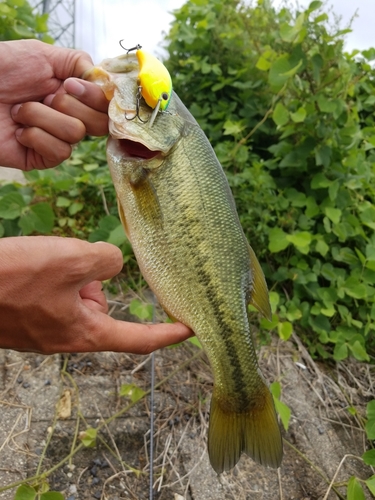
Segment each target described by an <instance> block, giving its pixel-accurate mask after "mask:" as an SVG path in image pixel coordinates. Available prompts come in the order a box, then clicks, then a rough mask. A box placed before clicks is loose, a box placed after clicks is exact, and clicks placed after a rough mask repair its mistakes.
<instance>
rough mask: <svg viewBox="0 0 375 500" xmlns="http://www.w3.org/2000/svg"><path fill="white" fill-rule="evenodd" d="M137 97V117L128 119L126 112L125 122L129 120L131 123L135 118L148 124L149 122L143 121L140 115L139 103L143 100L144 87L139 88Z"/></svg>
mask: <svg viewBox="0 0 375 500" xmlns="http://www.w3.org/2000/svg"><path fill="white" fill-rule="evenodd" d="M135 97H136V105H135V115H134V116H133V117H132V118H128V117H127V116H126V112H125V120H128V121H129V122H131V121H132V120H134V118H138V120H140V121H141V122H142V123H147V122H148V121H149V120H142V118H141V117H140V115H139V107H140V106H139V103H140V101H141V98H142V87H141V86H139V87H138V92H137V95H136V96H135Z"/></svg>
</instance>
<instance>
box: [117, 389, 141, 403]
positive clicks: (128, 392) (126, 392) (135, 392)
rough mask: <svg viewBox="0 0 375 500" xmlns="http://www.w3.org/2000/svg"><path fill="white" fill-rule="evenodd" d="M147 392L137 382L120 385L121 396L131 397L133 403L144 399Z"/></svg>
mask: <svg viewBox="0 0 375 500" xmlns="http://www.w3.org/2000/svg"><path fill="white" fill-rule="evenodd" d="M145 394H146V392H145V391H144V390H143V389H141V388H140V387H138V386H136V385H135V384H123V385H122V386H121V387H120V396H126V397H129V398H130V399H131V401H132V403H136V402H137V401H139V400H140V399H142V398H143V396H144V395H145Z"/></svg>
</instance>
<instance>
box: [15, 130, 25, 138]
mask: <svg viewBox="0 0 375 500" xmlns="http://www.w3.org/2000/svg"><path fill="white" fill-rule="evenodd" d="M23 130H24V129H23V128H18V129H17V130H16V131H15V132H14V135H15V136H16V137H17V139H19V138H20V137H21V135H22V133H23Z"/></svg>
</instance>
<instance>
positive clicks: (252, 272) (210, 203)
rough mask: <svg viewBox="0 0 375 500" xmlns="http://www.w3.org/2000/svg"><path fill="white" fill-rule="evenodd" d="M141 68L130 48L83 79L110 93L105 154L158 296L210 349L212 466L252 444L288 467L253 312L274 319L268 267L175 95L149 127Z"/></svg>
mask: <svg viewBox="0 0 375 500" xmlns="http://www.w3.org/2000/svg"><path fill="white" fill-rule="evenodd" d="M138 73H139V66H138V62H137V59H136V57H135V55H134V54H124V55H122V56H119V57H117V58H114V59H107V60H105V61H103V63H102V64H101V66H98V67H95V68H94V69H92V70H91V71H90V72H89V74H88V75H86V76H85V77H86V78H87V79H89V80H91V81H95V82H96V83H98V84H99V85H101V87H102V89H103V91H104V92H105V93H106V96H107V98H108V99H110V104H109V112H108V113H109V118H110V137H109V139H108V145H107V158H108V165H109V168H110V171H111V175H112V178H113V182H114V185H115V188H116V193H117V198H118V208H119V214H120V217H121V221H122V223H123V225H124V228H125V231H126V233H127V235H128V237H129V240H130V242H131V244H132V246H133V250H134V254H135V256H136V258H137V261H138V264H139V267H140V269H141V272H142V274H143V276H144V277H145V279H146V281H147V283H148V284H149V286H150V288H151V289H152V290H153V291H154V293H155V295H156V296H157V298H158V300H159V302H160V304H161V305H162V307H163V308H164V309H165V311H166V312H167V314H168V315H169V316H170V317H171V318H173V319H176V320H178V321H181V322H182V323H184V324H185V325H187V326H189V327H190V328H191V329H192V330H193V331H194V332H195V334H196V335H197V337H198V338H199V340H200V342H201V344H202V346H203V349H204V350H205V352H206V353H207V356H208V359H209V362H210V365H211V368H212V371H213V376H214V389H213V394H212V400H211V409H210V422H209V431H208V453H209V458H210V461H211V465H212V467H213V468H214V470H215V471H216V472H217V473H221V472H223V471H225V470H229V469H231V468H232V467H233V466H234V465H235V464H236V463H237V461H238V460H239V458H240V455H241V453H242V452H245V453H247V454H248V455H250V456H251V457H252V458H253V459H254V460H256V461H257V462H259V463H261V464H263V465H266V466H270V467H278V466H279V465H280V462H281V458H282V439H281V433H280V429H279V425H278V421H277V417H276V413H275V408H274V404H273V399H272V396H271V393H270V392H269V389H268V387H267V385H266V384H265V382H264V379H263V377H262V375H261V372H260V369H259V366H258V362H257V357H256V352H255V348H254V344H253V340H252V335H251V332H250V326H249V319H248V305H249V304H253V305H254V306H255V307H256V308H257V309H258V310H259V311H260V312H261V313H263V314H264V315H265V316H266V317H270V316H271V310H270V305H269V299H268V291H267V285H266V282H265V278H264V275H263V272H262V269H261V267H260V265H259V263H258V260H257V258H256V256H255V254H254V252H253V250H252V248H251V247H250V245H249V244H248V242H247V240H246V238H245V235H244V233H243V230H242V228H241V225H240V222H239V218H238V215H237V212H236V207H235V203H234V200H233V196H232V193H231V191H230V188H229V185H228V182H227V179H226V177H225V174H224V172H223V169H222V167H221V165H220V163H219V161H218V160H217V158H216V156H215V153H214V151H213V149H212V147H211V145H210V143H209V141H208V140H207V138H206V136H205V134H204V133H203V131H202V129H201V128H200V127H199V125H198V123H197V122H196V120H195V119H194V118H193V116H192V115H191V114H190V112H189V111H188V110H187V109H186V107H185V106H184V104H183V103H182V102H181V100H180V99H179V97H178V96H177V95H176V93H174V92H173V93H172V96H171V98H170V102H169V107H168V110H167V111H166V112H161V113H158V115H157V116H156V118H155V121H154V124H153V125H152V126H150V124H149V123H147V120H148V119H149V118H150V116H151V115H152V112H153V109H152V108H150V107H149V106H148V105H147V104H146V103H145V102H144V101H143V99H142V100H138V101H137V103H136V96H137V95H139V88H138V83H137V79H138Z"/></svg>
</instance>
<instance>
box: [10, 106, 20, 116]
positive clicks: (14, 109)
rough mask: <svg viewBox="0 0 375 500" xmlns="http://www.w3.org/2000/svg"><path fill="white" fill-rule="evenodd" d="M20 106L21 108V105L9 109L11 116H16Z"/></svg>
mask: <svg viewBox="0 0 375 500" xmlns="http://www.w3.org/2000/svg"><path fill="white" fill-rule="evenodd" d="M21 106H22V104H16V105H15V106H13V108H12V109H11V113H12V116H16V115H17V113H18V111H19V109H20V107H21Z"/></svg>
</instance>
